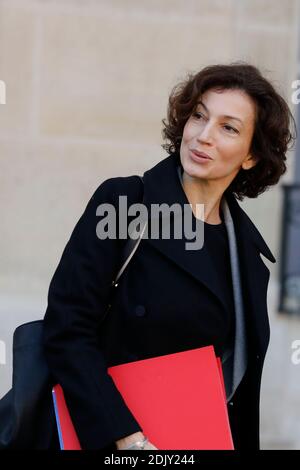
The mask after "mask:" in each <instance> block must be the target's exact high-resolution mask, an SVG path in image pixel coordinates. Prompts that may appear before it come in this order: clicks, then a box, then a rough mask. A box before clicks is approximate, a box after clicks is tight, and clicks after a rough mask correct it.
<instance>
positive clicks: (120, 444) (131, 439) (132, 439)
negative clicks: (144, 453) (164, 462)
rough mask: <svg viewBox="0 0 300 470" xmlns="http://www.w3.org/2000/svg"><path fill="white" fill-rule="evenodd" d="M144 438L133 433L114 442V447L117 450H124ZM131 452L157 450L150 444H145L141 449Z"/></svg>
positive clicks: (139, 434)
mask: <svg viewBox="0 0 300 470" xmlns="http://www.w3.org/2000/svg"><path fill="white" fill-rule="evenodd" d="M144 438H145V436H144V434H143V433H142V432H140V431H139V432H135V433H134V434H130V435H129V436H126V437H124V438H123V439H119V440H118V441H116V446H117V449H118V450H126V449H127V448H128V447H130V446H133V445H134V444H135V443H136V442H141V441H143V439H144ZM132 450H158V449H157V447H155V446H154V445H153V444H151V442H149V441H148V442H147V443H146V444H145V445H144V447H143V448H141V449H137V448H133V449H132Z"/></svg>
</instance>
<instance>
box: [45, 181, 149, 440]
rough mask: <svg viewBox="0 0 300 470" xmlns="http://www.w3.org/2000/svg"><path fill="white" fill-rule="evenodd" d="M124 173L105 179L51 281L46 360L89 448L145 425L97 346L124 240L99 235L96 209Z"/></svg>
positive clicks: (110, 195)
mask: <svg viewBox="0 0 300 470" xmlns="http://www.w3.org/2000/svg"><path fill="white" fill-rule="evenodd" d="M120 179H121V178H110V179H108V180H106V181H104V183H102V184H101V185H100V186H99V187H98V189H97V190H96V191H95V193H94V194H93V196H92V197H91V199H90V201H89V202H88V204H87V207H86V209H85V211H84V213H83V215H82V216H81V218H80V219H79V221H78V222H77V224H76V226H75V228H74V230H73V232H72V234H71V237H70V239H69V241H68V243H67V245H66V246H65V249H64V251H63V253H62V256H61V259H60V262H59V264H58V266H57V268H56V271H55V272H54V275H53V277H52V280H51V282H50V286H49V291H48V303H47V309H46V313H45V317H44V347H45V354H46V360H47V362H48V365H49V368H50V372H51V374H52V376H53V379H54V380H55V381H56V382H57V383H59V384H60V385H61V386H62V388H63V390H64V394H65V398H66V402H67V405H68V408H69V411H70V415H71V417H72V420H73V423H74V427H75V429H76V432H77V435H78V437H79V440H80V443H81V446H82V447H83V449H103V448H105V447H106V446H109V445H114V441H116V440H118V439H121V438H122V437H125V436H127V435H129V434H132V433H134V432H137V431H141V427H140V425H139V423H138V422H137V421H136V420H135V418H134V416H133V415H132V413H131V412H130V410H129V409H128V407H127V406H126V404H125V402H124V400H123V398H122V396H121V394H120V393H119V391H118V390H117V388H116V386H115V385H114V382H113V380H112V379H111V377H110V376H109V374H108V373H107V366H106V363H105V360H104V356H103V354H102V353H101V351H100V349H99V346H97V329H98V328H99V324H100V323H101V319H102V318H103V316H104V313H105V311H106V308H107V303H108V296H109V289H110V285H111V282H112V280H113V279H114V278H115V275H116V274H117V272H118V269H119V268H120V266H119V263H120V259H121V249H122V246H123V245H122V244H121V242H123V244H124V240H118V239H112V238H107V239H105V240H102V239H100V238H98V237H97V234H96V225H97V223H98V222H99V220H100V218H99V216H97V215H96V209H97V207H98V205H99V204H101V203H112V192H113V191H116V180H117V181H120Z"/></svg>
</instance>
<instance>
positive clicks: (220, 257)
mask: <svg viewBox="0 0 300 470" xmlns="http://www.w3.org/2000/svg"><path fill="white" fill-rule="evenodd" d="M177 170H178V177H179V180H180V181H181V185H182V189H183V191H184V188H183V184H182V172H183V168H182V166H181V165H180V166H179V168H177ZM221 219H222V223H220V224H215V225H214V224H209V223H207V222H201V221H200V220H198V219H196V217H195V216H194V214H193V212H192V227H193V231H194V232H195V230H196V227H197V224H200V225H201V223H202V224H204V243H203V246H202V248H201V250H200V251H201V252H202V254H200V256H199V263H201V260H202V259H203V252H204V251H205V252H206V253H205V257H206V259H209V260H210V261H211V265H212V267H213V269H214V272H215V274H216V276H217V278H218V279H219V286H220V287H221V289H222V292H223V294H224V295H223V297H225V300H226V307H227V308H224V306H223V304H221V303H220V302H215V299H212V297H211V294H210V293H209V292H208V291H207V290H206V289H199V298H200V300H199V302H200V303H199V305H205V310H206V312H207V315H210V318H205V325H206V328H205V330H206V331H205V332H204V331H203V332H201V333H202V334H204V333H205V334H204V336H203V337H206V341H208V343H209V344H213V345H214V348H215V352H216V355H217V356H222V354H223V353H224V352H225V350H226V349H227V348H228V347H233V341H234V335H235V309H234V298H233V286H232V277H231V266H230V252H229V239H228V234H227V229H226V225H225V221H224V216H223V213H222V211H221ZM198 226H199V225H198ZM194 254H195V256H197V250H195V252H194ZM202 314H204V315H205V312H203V311H202V312H201V315H202ZM201 320H202V319H201ZM208 325H209V327H207V326H208ZM199 333H200V332H199Z"/></svg>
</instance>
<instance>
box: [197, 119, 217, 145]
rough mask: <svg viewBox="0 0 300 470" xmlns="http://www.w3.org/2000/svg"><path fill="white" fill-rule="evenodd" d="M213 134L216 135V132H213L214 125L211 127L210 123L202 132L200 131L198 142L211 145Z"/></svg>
mask: <svg viewBox="0 0 300 470" xmlns="http://www.w3.org/2000/svg"><path fill="white" fill-rule="evenodd" d="M213 134H214V130H213V127H212V125H210V124H209V123H206V124H205V125H204V126H203V127H202V129H201V131H199V133H198V135H197V140H198V142H207V143H211V142H212V141H213Z"/></svg>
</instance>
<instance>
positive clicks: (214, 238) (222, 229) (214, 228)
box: [202, 221, 235, 353]
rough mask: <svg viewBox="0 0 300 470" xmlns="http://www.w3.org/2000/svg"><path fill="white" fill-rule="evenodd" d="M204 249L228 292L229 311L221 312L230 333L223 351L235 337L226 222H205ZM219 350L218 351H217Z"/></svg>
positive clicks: (224, 289) (223, 310) (221, 347)
mask: <svg viewBox="0 0 300 470" xmlns="http://www.w3.org/2000/svg"><path fill="white" fill-rule="evenodd" d="M202 250H207V251H208V254H209V257H210V259H211V263H212V265H213V267H214V269H215V272H216V274H217V276H218V278H219V281H220V284H221V285H222V288H223V291H224V292H225V294H226V301H227V307H228V311H225V309H222V311H220V314H222V315H225V316H226V317H227V318H226V323H227V324H228V329H227V331H228V333H227V337H226V340H225V343H226V344H225V343H224V339H223V346H224V347H223V346H222V345H221V346H220V348H218V347H216V350H217V349H218V352H219V353H221V352H223V351H224V350H225V347H226V345H227V342H228V343H230V341H232V339H233V338H234V325H235V323H234V299H233V287H232V278H231V267H230V254H229V241H228V235H227V230H226V226H225V222H224V221H222V223H221V224H217V225H212V224H208V223H206V222H204V243H203V247H202ZM216 352H217V351H216Z"/></svg>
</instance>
